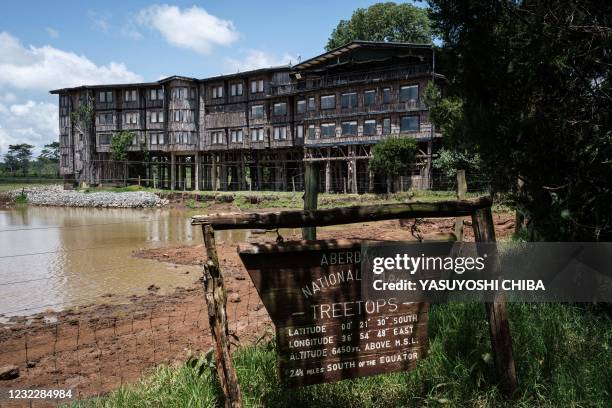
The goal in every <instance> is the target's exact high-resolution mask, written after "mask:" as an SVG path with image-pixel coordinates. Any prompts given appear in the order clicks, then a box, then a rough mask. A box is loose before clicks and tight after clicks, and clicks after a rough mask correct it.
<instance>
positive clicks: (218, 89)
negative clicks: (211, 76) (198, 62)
mask: <svg viewBox="0 0 612 408" xmlns="http://www.w3.org/2000/svg"><path fill="white" fill-rule="evenodd" d="M212 97H213V99H218V98H223V85H218V86H213V88H212Z"/></svg>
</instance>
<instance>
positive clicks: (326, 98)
mask: <svg viewBox="0 0 612 408" xmlns="http://www.w3.org/2000/svg"><path fill="white" fill-rule="evenodd" d="M223 89H224V88H223V85H217V86H213V87H212V88H211V93H212V98H213V99H218V98H223ZM263 90H264V82H263V79H258V80H254V81H251V93H261V92H263ZM148 92H149V99H150V100H152V101H155V100H163V99H164V89H163V88H155V89H150V90H149V91H148ZM377 93H378V91H377V89H367V90H365V91H364V92H363V106H372V105H375V104H376V103H377V101H378V98H377ZM242 94H243V88H242V83H241V82H239V83H233V84H231V85H230V95H231V96H242ZM123 95H124V101H126V102H132V101H137V100H138V91H137V90H136V89H128V90H124V91H123ZM171 98H172V99H173V100H184V99H195V98H196V88H195V87H174V88H172V89H171ZM418 98H419V86H418V85H404V86H400V88H399V101H400V102H408V101H417V100H418ZM98 102H103V103H104V102H113V91H100V92H98ZM60 103H61V100H60ZM380 103H383V104H385V103H391V88H390V87H385V88H382V99H381V100H380ZM285 105H286V104H285ZM357 105H358V98H357V92H347V93H343V94H341V95H340V107H341V108H355V107H357ZM275 106H276V104H275ZM320 106H321V109H335V108H336V95H335V94H332V95H323V96H321V98H320ZM307 109H308V110H315V109H316V106H315V98H314V97H309V98H308V99H307V100H306V99H304V100H299V101H297V104H296V112H297V113H304V112H306V110H307ZM286 114H287V109H286V106H285V108H284V113H280V112H279V113H276V111H275V115H286Z"/></svg>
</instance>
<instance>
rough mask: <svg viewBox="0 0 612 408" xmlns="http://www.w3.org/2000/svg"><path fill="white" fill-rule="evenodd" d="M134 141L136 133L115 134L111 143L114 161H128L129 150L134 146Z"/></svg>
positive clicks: (122, 132)
mask: <svg viewBox="0 0 612 408" xmlns="http://www.w3.org/2000/svg"><path fill="white" fill-rule="evenodd" d="M132 140H134V133H132V132H128V131H126V130H123V131H121V132H118V133H115V134H114V135H113V136H112V137H111V141H110V149H111V157H112V159H113V160H117V161H126V160H127V158H128V151H127V149H128V147H129V146H130V145H131V144H132Z"/></svg>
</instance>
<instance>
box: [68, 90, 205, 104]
mask: <svg viewBox="0 0 612 408" xmlns="http://www.w3.org/2000/svg"><path fill="white" fill-rule="evenodd" d="M121 92H122V93H123V100H124V101H125V102H134V101H137V100H138V90H137V89H126V90H124V91H121ZM147 93H148V96H149V100H151V101H161V100H163V99H164V88H154V89H149V90H148V91H147ZM113 95H114V93H113V91H100V92H98V102H101V103H109V102H113ZM170 96H171V98H172V99H173V100H183V99H195V98H196V88H194V87H174V88H172V89H171V94H170ZM60 100H61V99H60Z"/></svg>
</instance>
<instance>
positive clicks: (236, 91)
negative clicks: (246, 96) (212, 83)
mask: <svg viewBox="0 0 612 408" xmlns="http://www.w3.org/2000/svg"><path fill="white" fill-rule="evenodd" d="M230 95H231V96H242V82H238V83H236V84H232V85H231V86H230Z"/></svg>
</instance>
